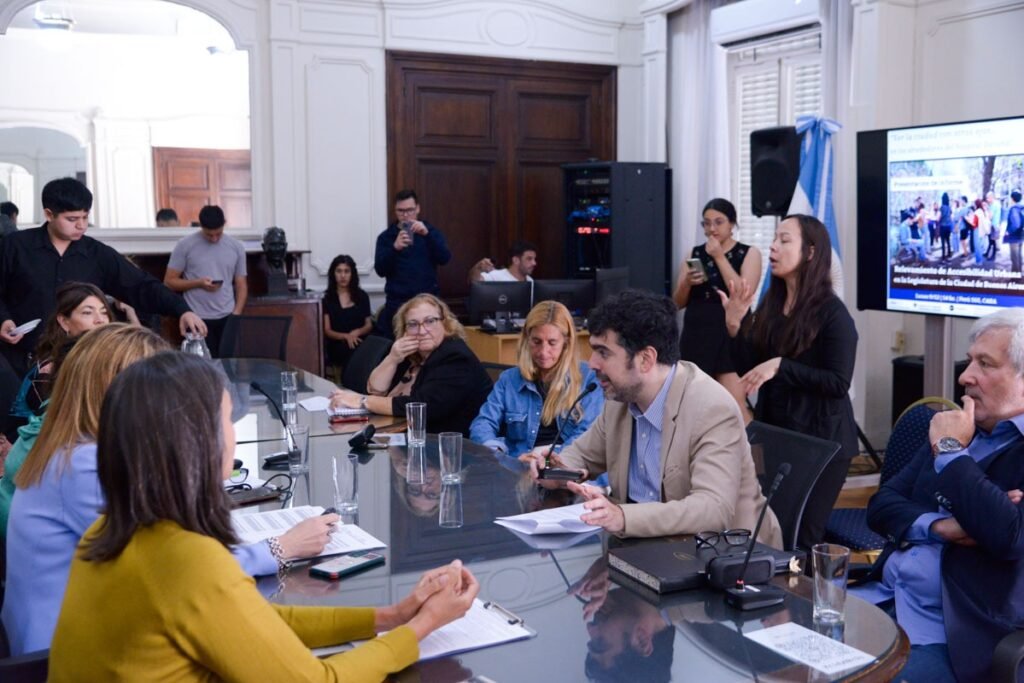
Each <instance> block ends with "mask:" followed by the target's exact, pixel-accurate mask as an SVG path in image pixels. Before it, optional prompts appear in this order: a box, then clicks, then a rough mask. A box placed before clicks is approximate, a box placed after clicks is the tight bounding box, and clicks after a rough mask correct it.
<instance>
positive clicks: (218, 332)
mask: <svg viewBox="0 0 1024 683" xmlns="http://www.w3.org/2000/svg"><path fill="white" fill-rule="evenodd" d="M230 318H231V316H230V315H226V316H224V317H223V318H215V319H212V320H208V319H206V318H204V319H203V322H204V323H206V348H208V349H210V355H211V356H213V357H214V358H220V342H221V339H222V338H223V337H224V327H225V326H226V325H227V324H228V320H229V319H230Z"/></svg>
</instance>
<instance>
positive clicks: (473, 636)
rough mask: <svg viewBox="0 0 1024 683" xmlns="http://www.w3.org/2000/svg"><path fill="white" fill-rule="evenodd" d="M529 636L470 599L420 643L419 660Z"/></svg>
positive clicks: (321, 652) (319, 651) (320, 653)
mask: <svg viewBox="0 0 1024 683" xmlns="http://www.w3.org/2000/svg"><path fill="white" fill-rule="evenodd" d="M532 635H534V634H533V632H532V631H530V630H529V629H527V628H525V627H523V626H522V625H520V624H518V623H516V624H510V623H508V618H507V617H506V615H505V614H504V613H502V612H500V611H497V610H494V609H493V608H492V609H488V608H486V607H484V602H483V601H481V600H480V599H479V598H478V599H475V600H473V605H472V606H471V607H470V608H469V611H468V612H466V614H465V616H463V617H462V618H461V619H456V620H455V621H453V622H451V623H450V624H446V625H445V626H442V627H441V628H439V629H437V630H436V631H434V632H433V633H431V634H430V635H429V636H427V637H426V638H424V639H423V640H422V641H421V642H420V661H421V662H422V661H425V660H427V659H436V658H437V657H444V656H446V655H450V654H454V653H456V652H467V651H469V650H477V649H479V648H482V647H488V646H490V645H498V644H499V643H507V642H511V641H513V640H522V639H523V638H529V637H531V636H532ZM358 644H359V643H345V644H343V645H332V646H329V647H318V648H315V649H314V650H313V654H314V655H316V656H317V657H326V656H327V655H331V654H334V653H336V652H344V651H345V650H348V649H350V648H351V647H353V646H355V645H358Z"/></svg>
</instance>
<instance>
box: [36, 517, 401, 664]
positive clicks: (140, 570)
mask: <svg viewBox="0 0 1024 683" xmlns="http://www.w3.org/2000/svg"><path fill="white" fill-rule="evenodd" d="M102 520H103V517H100V519H99V520H98V521H97V522H96V523H95V524H93V526H92V527H91V528H90V529H89V531H87V532H86V537H89V536H90V535H91V534H92V533H93V532H94V531H95V529H96V528H97V525H98V524H99V523H100V522H101V521H102ZM373 636H374V632H373V609H372V608H351V607H282V606H278V605H272V604H270V603H269V602H267V601H266V600H265V599H264V598H263V596H261V595H260V594H259V592H258V591H257V590H256V585H255V583H254V582H253V580H252V579H251V578H250V577H248V576H246V575H245V574H244V573H243V572H242V570H241V568H240V567H239V564H238V562H237V561H236V560H235V558H234V557H233V556H232V555H231V553H230V552H228V550H227V549H225V548H224V546H222V545H221V544H220V543H218V542H217V541H215V540H214V539H212V538H209V537H207V536H202V535H200V534H196V533H192V532H188V531H185V530H184V529H182V528H181V527H179V526H178V525H177V524H175V523H173V522H166V521H165V522H160V523H158V524H155V525H153V526H152V527H149V528H145V529H140V530H139V531H137V532H136V533H135V535H134V536H133V537H132V540H131V541H130V542H129V543H128V546H127V547H126V548H125V549H124V552H122V553H121V555H120V556H119V557H118V558H116V559H115V560H112V561H110V562H86V561H84V560H81V559H78V558H75V560H74V562H73V563H72V565H71V577H70V579H69V581H68V589H67V593H66V594H65V596H64V604H63V605H62V607H61V613H60V618H59V619H58V621H57V630H56V632H55V633H54V636H53V644H52V646H51V649H50V678H49V680H50V681H54V682H59V681H216V680H228V681H342V680H344V681H381V680H383V679H384V677H385V676H386V675H387V674H388V673H390V672H393V671H399V670H401V669H404V668H405V667H407V666H409V665H410V664H412V663H413V662H415V661H416V659H417V658H418V656H419V646H418V644H417V642H416V636H415V634H414V633H413V631H412V629H410V628H409V627H407V626H402V627H399V628H396V629H394V630H392V631H391V632H389V633H387V634H386V635H384V636H381V637H379V638H376V639H374V640H372V641H370V642H368V643H366V644H364V645H361V646H359V647H357V648H355V649H354V650H351V651H349V652H344V653H341V654H337V655H333V656H331V657H329V658H327V659H323V660H321V659H317V658H316V657H314V656H313V655H312V653H310V651H309V649H310V648H311V647H321V646H325V645H333V644H338V643H343V642H348V641H350V640H356V639H364V638H372V637H373Z"/></svg>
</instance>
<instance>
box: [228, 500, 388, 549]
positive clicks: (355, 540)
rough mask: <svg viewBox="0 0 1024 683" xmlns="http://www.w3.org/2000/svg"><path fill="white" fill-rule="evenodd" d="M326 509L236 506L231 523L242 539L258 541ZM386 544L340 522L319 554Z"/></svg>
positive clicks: (282, 531) (372, 547) (350, 525)
mask: <svg viewBox="0 0 1024 683" xmlns="http://www.w3.org/2000/svg"><path fill="white" fill-rule="evenodd" d="M323 513H324V509H323V508H322V507H319V506H316V505H304V506H302V507H295V508H287V509H284V510H271V511H270V512H256V513H250V512H249V511H247V510H235V511H234V512H232V513H231V523H232V526H234V528H235V533H236V534H237V535H238V538H239V540H240V541H241V542H242V543H258V542H259V541H263V540H266V539H268V538H270V537H271V536H280V535H281V534H283V533H284V532H286V531H288V530H289V529H291V528H292V527H293V526H295V525H296V524H298V523H299V522H301V521H302V520H304V519H308V518H309V517H316V516H317V515H322V514H323ZM386 547H387V544H386V543H384V542H382V541H380V540H379V539H377V538H374V537H373V536H371V535H370V534H368V533H366V532H365V531H363V530H362V529H360V528H359V527H358V526H356V525H355V524H342V523H340V522H339V523H338V524H337V525H336V526H335V527H334V531H332V532H331V540H330V542H329V543H328V544H327V547H325V548H324V551H323V552H322V553H320V555H319V556H318V557H325V556H327V555H338V554H340V553H353V552H356V551H358V550H372V549H374V548H386Z"/></svg>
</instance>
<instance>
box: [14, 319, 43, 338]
mask: <svg viewBox="0 0 1024 683" xmlns="http://www.w3.org/2000/svg"><path fill="white" fill-rule="evenodd" d="M40 322H42V319H41V318H36V319H35V320H29V321H28V322H27V323H22V324H20V325H18V326H17V327H15V328H14V329H13V330H11V334H14V335H18V334H28V333H29V332H31V331H32V330H34V329H36V328H37V327H39V323H40Z"/></svg>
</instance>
